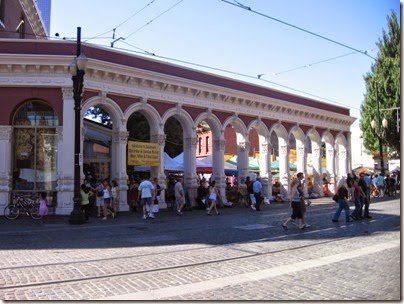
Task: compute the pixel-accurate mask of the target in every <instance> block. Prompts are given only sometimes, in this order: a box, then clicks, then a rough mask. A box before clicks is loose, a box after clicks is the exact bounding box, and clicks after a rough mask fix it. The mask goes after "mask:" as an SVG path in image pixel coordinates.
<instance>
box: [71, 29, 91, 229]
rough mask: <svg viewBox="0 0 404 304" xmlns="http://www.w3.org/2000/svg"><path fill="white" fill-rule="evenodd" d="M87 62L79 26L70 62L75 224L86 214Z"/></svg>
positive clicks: (73, 218) (72, 222)
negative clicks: (83, 177) (83, 109)
mask: <svg viewBox="0 0 404 304" xmlns="http://www.w3.org/2000/svg"><path fill="white" fill-rule="evenodd" d="M86 64H87V58H86V56H84V54H82V53H81V27H78V28H77V55H76V58H75V60H74V62H72V63H71V64H70V73H71V75H72V80H73V99H74V197H73V211H72V212H71V213H70V217H69V223H70V224H73V225H79V224H83V223H84V222H85V217H84V214H83V212H82V210H81V191H80V171H81V168H80V165H81V161H80V150H81V136H80V130H81V100H82V96H81V95H82V93H83V83H84V74H85V71H84V70H85V68H86Z"/></svg>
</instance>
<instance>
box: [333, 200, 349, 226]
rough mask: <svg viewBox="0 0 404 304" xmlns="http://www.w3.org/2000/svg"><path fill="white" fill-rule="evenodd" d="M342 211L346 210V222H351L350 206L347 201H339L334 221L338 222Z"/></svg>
mask: <svg viewBox="0 0 404 304" xmlns="http://www.w3.org/2000/svg"><path fill="white" fill-rule="evenodd" d="M342 210H345V220H346V221H347V222H348V221H349V205H348V203H347V202H346V201H345V199H338V208H337V210H336V211H335V213H334V215H333V217H332V220H333V221H338V219H339V216H340V215H341V212H342Z"/></svg>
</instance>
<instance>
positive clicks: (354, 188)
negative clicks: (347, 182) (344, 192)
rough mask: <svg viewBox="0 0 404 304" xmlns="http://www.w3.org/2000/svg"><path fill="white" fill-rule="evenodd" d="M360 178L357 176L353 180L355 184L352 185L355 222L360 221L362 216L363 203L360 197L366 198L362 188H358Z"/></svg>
mask: <svg viewBox="0 0 404 304" xmlns="http://www.w3.org/2000/svg"><path fill="white" fill-rule="evenodd" d="M358 181H359V179H358V177H357V176H355V177H354V178H353V184H352V200H353V202H354V204H355V210H354V211H353V212H352V214H351V217H352V218H353V219H354V220H360V219H361V218H362V216H361V215H360V210H361V203H360V197H361V196H362V197H364V196H365V193H364V192H363V190H362V188H361V187H359V186H358Z"/></svg>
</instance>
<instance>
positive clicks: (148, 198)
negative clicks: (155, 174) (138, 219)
mask: <svg viewBox="0 0 404 304" xmlns="http://www.w3.org/2000/svg"><path fill="white" fill-rule="evenodd" d="M155 196H156V194H155V189H154V186H153V184H152V182H151V181H149V180H147V179H145V180H143V181H142V182H141V183H140V185H139V201H140V204H141V205H142V206H143V217H142V218H143V219H144V220H145V219H147V217H150V218H152V219H154V214H153V201H154V198H155ZM146 205H147V208H146ZM147 210H149V213H148V214H147Z"/></svg>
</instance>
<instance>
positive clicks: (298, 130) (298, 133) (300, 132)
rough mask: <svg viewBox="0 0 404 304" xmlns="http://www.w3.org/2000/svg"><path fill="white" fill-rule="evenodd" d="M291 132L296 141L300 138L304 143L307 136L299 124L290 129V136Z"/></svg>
mask: <svg viewBox="0 0 404 304" xmlns="http://www.w3.org/2000/svg"><path fill="white" fill-rule="evenodd" d="M291 134H293V136H294V137H295V139H296V141H297V140H299V141H301V142H303V143H304V140H305V137H306V136H305V135H304V132H303V130H302V129H301V128H300V127H299V126H298V125H295V126H293V127H292V129H290V131H289V137H290V135H291Z"/></svg>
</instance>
